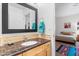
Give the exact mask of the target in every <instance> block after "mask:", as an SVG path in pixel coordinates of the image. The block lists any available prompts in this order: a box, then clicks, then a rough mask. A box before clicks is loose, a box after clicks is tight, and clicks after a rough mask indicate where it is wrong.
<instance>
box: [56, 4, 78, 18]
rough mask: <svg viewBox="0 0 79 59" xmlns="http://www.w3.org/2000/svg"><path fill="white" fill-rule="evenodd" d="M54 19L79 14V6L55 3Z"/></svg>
mask: <svg viewBox="0 0 79 59" xmlns="http://www.w3.org/2000/svg"><path fill="white" fill-rule="evenodd" d="M55 5H56V6H55V7H56V10H55V11H56V17H64V16H70V15H75V14H79V4H78V5H75V3H56V4H55Z"/></svg>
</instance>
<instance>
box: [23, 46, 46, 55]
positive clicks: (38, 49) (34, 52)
mask: <svg viewBox="0 0 79 59" xmlns="http://www.w3.org/2000/svg"><path fill="white" fill-rule="evenodd" d="M45 55H46V53H45V52H44V48H43V45H41V46H38V47H36V48H33V49H31V50H29V51H26V52H24V53H23V56H45Z"/></svg>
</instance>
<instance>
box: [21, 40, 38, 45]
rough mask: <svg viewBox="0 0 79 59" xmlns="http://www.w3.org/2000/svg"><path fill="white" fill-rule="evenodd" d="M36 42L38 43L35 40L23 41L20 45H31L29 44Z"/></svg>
mask: <svg viewBox="0 0 79 59" xmlns="http://www.w3.org/2000/svg"><path fill="white" fill-rule="evenodd" d="M37 43H38V42H37V41H27V42H23V43H22V44H21V45H22V46H31V45H34V44H37Z"/></svg>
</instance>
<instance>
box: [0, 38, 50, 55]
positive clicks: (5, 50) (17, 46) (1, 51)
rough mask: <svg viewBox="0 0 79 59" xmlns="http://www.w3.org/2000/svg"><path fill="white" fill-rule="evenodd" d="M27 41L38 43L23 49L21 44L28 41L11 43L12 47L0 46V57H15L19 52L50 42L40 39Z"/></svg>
mask: <svg viewBox="0 0 79 59" xmlns="http://www.w3.org/2000/svg"><path fill="white" fill-rule="evenodd" d="M29 40H31V41H32V40H33V41H38V43H37V44H34V45H31V46H27V47H25V46H22V45H21V44H22V43H23V42H26V41H28V40H23V41H19V42H16V43H13V44H12V45H8V44H7V45H4V46H0V56H15V55H17V54H19V53H21V52H24V51H28V50H30V49H32V48H35V47H37V46H39V45H42V44H45V43H47V42H49V41H50V40H46V39H41V38H36V39H29Z"/></svg>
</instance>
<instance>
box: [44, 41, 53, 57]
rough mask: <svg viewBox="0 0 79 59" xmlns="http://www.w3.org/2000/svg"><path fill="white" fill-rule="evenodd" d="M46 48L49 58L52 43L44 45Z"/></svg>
mask: <svg viewBox="0 0 79 59" xmlns="http://www.w3.org/2000/svg"><path fill="white" fill-rule="evenodd" d="M44 48H45V50H46V54H47V56H51V43H50V42H48V43H46V44H44Z"/></svg>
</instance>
